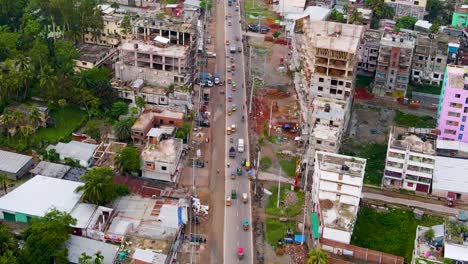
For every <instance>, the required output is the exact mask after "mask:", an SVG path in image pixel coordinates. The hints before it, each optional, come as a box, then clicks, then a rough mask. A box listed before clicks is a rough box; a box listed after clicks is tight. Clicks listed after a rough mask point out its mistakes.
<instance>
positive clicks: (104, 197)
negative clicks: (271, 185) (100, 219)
mask: <svg viewBox="0 0 468 264" xmlns="http://www.w3.org/2000/svg"><path fill="white" fill-rule="evenodd" d="M112 177H113V172H112V169H111V168H105V167H100V168H94V169H92V170H89V171H87V172H86V173H85V174H84V175H83V176H81V179H82V180H83V181H84V185H81V186H79V187H78V188H76V190H75V192H83V195H82V197H81V200H83V201H86V202H89V203H92V204H97V205H105V204H107V203H109V202H111V201H112V200H114V199H116V198H118V197H119V196H120V193H119V185H117V184H115V183H114V182H113V181H112ZM127 192H128V190H127Z"/></svg>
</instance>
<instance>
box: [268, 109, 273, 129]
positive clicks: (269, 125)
mask: <svg viewBox="0 0 468 264" xmlns="http://www.w3.org/2000/svg"><path fill="white" fill-rule="evenodd" d="M272 115H273V101H272V102H271V106H270V122H269V124H268V136H270V132H271V116H272Z"/></svg>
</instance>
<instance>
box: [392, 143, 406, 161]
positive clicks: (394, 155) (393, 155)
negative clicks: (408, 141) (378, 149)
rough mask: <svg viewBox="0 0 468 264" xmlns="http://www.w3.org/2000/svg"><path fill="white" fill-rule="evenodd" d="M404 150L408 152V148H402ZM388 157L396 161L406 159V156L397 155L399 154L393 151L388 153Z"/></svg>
mask: <svg viewBox="0 0 468 264" xmlns="http://www.w3.org/2000/svg"><path fill="white" fill-rule="evenodd" d="M392 147H394V146H393V145H392ZM402 149H403V150H406V148H402ZM388 156H389V157H391V158H395V159H401V160H404V159H405V154H403V153H397V152H393V151H390V152H388Z"/></svg>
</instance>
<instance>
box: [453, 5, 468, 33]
mask: <svg viewBox="0 0 468 264" xmlns="http://www.w3.org/2000/svg"><path fill="white" fill-rule="evenodd" d="M467 26H468V5H466V4H465V3H464V2H459V4H457V6H456V7H455V11H454V12H453V14H452V27H456V28H465V27H467Z"/></svg>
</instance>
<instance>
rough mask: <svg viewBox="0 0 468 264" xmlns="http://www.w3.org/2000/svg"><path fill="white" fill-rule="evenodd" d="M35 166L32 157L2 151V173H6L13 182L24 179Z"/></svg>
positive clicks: (0, 162) (0, 157) (0, 171)
mask: <svg viewBox="0 0 468 264" xmlns="http://www.w3.org/2000/svg"><path fill="white" fill-rule="evenodd" d="M33 165H34V160H33V158H32V157H30V156H26V155H22V154H18V153H14V152H9V151H4V150H0V173H4V174H6V175H7V176H8V178H9V179H11V180H18V179H19V178H21V177H23V175H25V174H26V173H27V172H28V171H29V170H30V169H31V167H32V166H33Z"/></svg>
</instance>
